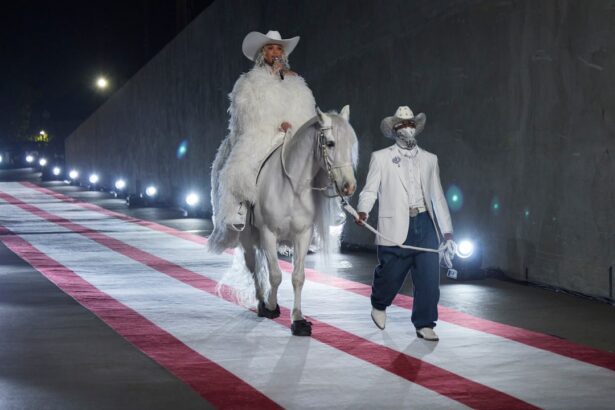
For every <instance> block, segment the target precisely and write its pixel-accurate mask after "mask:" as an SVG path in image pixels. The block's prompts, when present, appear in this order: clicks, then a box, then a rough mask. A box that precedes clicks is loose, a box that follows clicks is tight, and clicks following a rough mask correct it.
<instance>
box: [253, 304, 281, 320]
mask: <svg viewBox="0 0 615 410" xmlns="http://www.w3.org/2000/svg"><path fill="white" fill-rule="evenodd" d="M257 315H258V317H266V318H267V319H275V318H276V317H280V305H275V309H274V310H269V309H267V306H266V305H265V302H263V301H262V300H261V301H260V302H258V312H257Z"/></svg>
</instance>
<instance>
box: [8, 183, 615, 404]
mask: <svg viewBox="0 0 615 410" xmlns="http://www.w3.org/2000/svg"><path fill="white" fill-rule="evenodd" d="M0 240H2V242H3V243H4V244H5V245H6V246H7V247H9V248H10V249H11V250H12V251H13V252H15V253H16V254H17V255H19V256H20V257H21V258H22V259H24V260H25V261H27V262H28V263H29V264H31V265H32V266H33V267H34V268H35V269H37V270H38V271H39V272H41V273H42V274H43V275H45V276H46V277H47V278H48V279H49V280H51V281H52V282H53V283H55V284H56V285H57V286H58V287H59V288H60V289H62V290H63V291H64V292H66V293H67V294H69V295H70V296H71V297H73V298H74V299H75V300H77V301H78V302H79V303H81V304H82V305H83V306H85V307H86V308H87V309H89V310H91V311H92V312H94V313H95V314H96V315H97V316H98V317H100V318H101V319H102V320H103V321H104V322H105V323H107V324H108V325H109V326H110V327H111V328H113V329H114V330H115V331H116V332H117V333H118V334H120V335H121V336H122V337H124V338H126V339H127V340H128V341H130V342H131V343H132V344H133V345H134V346H135V347H137V348H138V349H140V350H141V351H143V352H144V353H145V354H147V355H148V356H149V357H151V358H152V359H153V360H155V361H156V362H158V363H159V364H161V365H162V366H164V367H165V368H166V369H168V370H169V371H170V372H172V373H173V374H175V375H176V376H177V377H178V378H179V379H181V380H183V381H184V382H185V383H187V384H189V385H190V386H191V387H192V388H193V389H195V390H196V391H197V392H198V393H199V394H200V395H201V396H202V397H203V398H205V399H206V400H208V401H209V402H210V403H212V404H213V405H215V406H216V407H220V408H242V407H245V408H248V407H249V408H275V407H285V408H307V407H312V408H324V407H326V408H430V409H435V408H446V409H450V408H464V407H470V408H481V409H496V408H497V409H516V408H537V407H538V408H553V409H563V408H571V409H572V408H575V409H577V408H588V409H599V408H615V354H612V353H608V352H602V351H599V350H596V349H592V348H588V347H584V346H580V345H577V344H573V343H570V342H567V341H565V340H560V339H557V338H555V337H551V336H547V335H543V334H538V333H534V332H530V331H526V330H523V329H518V328H514V327H511V326H507V325H502V324H498V323H494V322H490V321H487V320H483V319H479V318H476V317H472V316H469V315H467V314H464V313H461V312H457V311H454V310H452V309H448V308H444V307H440V321H439V322H438V328H437V330H438V333H439V335H440V337H441V340H440V342H438V343H430V342H426V341H423V340H419V339H417V338H416V336H415V334H414V331H413V328H412V326H411V323H410V308H411V306H412V299H411V298H410V297H406V296H399V297H398V298H397V299H396V302H395V305H394V306H392V307H391V308H390V309H389V310H388V312H389V320H388V323H387V329H386V330H385V331H380V330H378V329H376V328H375V326H374V325H373V323H372V321H371V318H370V316H369V310H370V303H369V293H370V288H369V286H366V285H363V284H360V283H356V282H352V281H348V280H345V279H340V278H336V277H332V276H328V275H325V274H323V273H319V272H316V271H313V270H308V272H307V280H306V284H305V286H304V291H303V311H304V313H305V314H307V315H308V316H309V317H308V319H309V320H310V321H312V323H313V336H312V337H311V338H307V337H293V336H291V334H290V330H289V326H290V320H289V309H290V308H291V307H292V286H291V283H290V277H289V276H286V277H285V278H284V279H285V280H284V281H283V283H282V286H281V288H280V306H281V309H282V316H281V317H280V318H278V319H276V320H269V319H263V318H258V317H257V316H256V314H255V313H254V312H253V311H251V310H248V309H246V308H245V307H243V306H240V305H238V304H237V303H235V302H234V301H233V299H232V298H231V297H228V296H226V295H227V294H228V292H222V293H221V294H218V293H217V292H216V290H215V288H216V284H217V282H218V281H219V280H220V278H221V277H222V274H223V272H224V271H225V269H228V267H229V266H230V264H231V262H232V256H231V255H228V254H226V255H210V254H208V253H206V252H205V250H204V245H205V243H206V241H207V240H206V239H205V238H202V237H199V236H196V235H192V234H189V233H184V232H181V231H176V230H174V229H172V228H168V227H165V226H161V225H158V224H155V223H151V222H146V221H142V220H137V219H134V218H131V217H127V216H125V215H123V214H118V213H114V212H112V211H109V210H106V209H103V208H100V207H98V206H96V205H92V204H89V203H83V202H79V201H76V200H74V199H73V198H70V197H67V196H64V195H61V194H58V193H55V192H53V191H50V190H47V189H45V188H41V187H38V186H36V185H33V184H30V183H16V182H15V183H0ZM282 268H283V269H284V270H285V271H289V270H290V265H289V264H288V263H285V262H283V263H282Z"/></svg>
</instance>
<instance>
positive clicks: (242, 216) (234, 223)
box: [228, 202, 248, 232]
mask: <svg viewBox="0 0 615 410" xmlns="http://www.w3.org/2000/svg"><path fill="white" fill-rule="evenodd" d="M247 215H248V210H247V207H246V205H245V204H244V203H243V202H240V203H239V208H238V209H237V212H235V214H234V215H232V216H231V218H229V220H228V226H229V228H231V229H232V230H234V231H237V232H241V231H243V230H244V229H245V228H246V216H247Z"/></svg>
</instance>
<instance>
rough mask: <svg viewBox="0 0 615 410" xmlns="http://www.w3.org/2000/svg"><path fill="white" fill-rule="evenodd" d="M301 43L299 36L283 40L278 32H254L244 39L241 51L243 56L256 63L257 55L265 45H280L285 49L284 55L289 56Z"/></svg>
mask: <svg viewBox="0 0 615 410" xmlns="http://www.w3.org/2000/svg"><path fill="white" fill-rule="evenodd" d="M297 43H299V36H297V37H293V38H288V39H283V38H282V36H281V35H280V33H279V32H278V31H274V30H269V31H268V32H267V34H263V33H259V32H258V31H252V32H250V33H248V35H247V36H246V37H245V38H244V39H243V44H242V45H241V50H242V51H243V55H245V56H246V57H248V59H249V60H250V61H254V58H255V57H256V53H258V52H259V51H260V50H261V48H263V46H264V45H265V44H279V45H281V46H282V47H284V53H285V54H286V55H289V54H290V53H292V52H293V50H294V49H295V47H297Z"/></svg>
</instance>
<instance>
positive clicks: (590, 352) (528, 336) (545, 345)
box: [22, 182, 615, 371]
mask: <svg viewBox="0 0 615 410" xmlns="http://www.w3.org/2000/svg"><path fill="white" fill-rule="evenodd" d="M22 184H23V185H24V186H27V187H28V188H31V189H34V190H36V191H38V192H41V193H44V194H47V195H50V196H53V197H55V198H57V199H60V200H62V201H64V202H71V203H74V204H76V205H79V206H81V207H83V208H86V209H90V210H93V211H97V212H100V213H103V214H106V215H109V216H115V217H118V218H120V219H122V220H125V221H127V222H133V223H137V224H139V225H141V226H144V227H148V228H150V229H153V230H156V231H160V232H164V233H168V234H170V235H174V236H176V237H179V238H182V239H185V240H189V241H191V242H195V243H199V244H206V243H207V239H206V238H203V237H201V236H198V235H194V234H190V233H187V232H181V231H177V230H175V229H173V228H170V227H168V226H164V225H160V224H157V223H155V222H148V221H142V220H139V219H136V218H131V217H128V216H126V215H124V214H121V213H118V212H113V211H110V210H108V209H105V208H102V207H99V206H98V205H94V204H90V203H87V202H82V201H78V200H76V199H75V198H71V197H69V196H66V195H63V194H60V193H57V192H55V191H52V190H50V189H47V188H43V187H40V186H38V185H35V184H33V183H31V182H22ZM280 267H281V268H282V269H283V270H285V271H292V264H290V263H288V262H286V261H280ZM305 275H306V278H307V279H309V280H311V281H314V282H318V283H323V284H326V285H329V286H334V287H337V288H340V289H344V290H347V291H350V292H354V293H356V294H359V295H362V296H367V297H369V296H370V295H371V287H370V286H367V285H364V284H362V283H358V282H353V281H350V280H347V279H343V278H339V277H335V276H331V275H326V274H323V273H320V272H318V271H315V270H313V269H306V270H305ZM393 304H394V305H395V306H398V307H401V308H404V309H411V307H412V297H410V296H407V295H401V294H399V295H397V297H396V298H395V301H394V302H393ZM438 313H439V317H440V319H441V320H443V321H446V322H449V323H452V324H455V325H458V326H463V327H466V328H468V329H473V330H478V331H481V332H484V333H489V334H492V335H495V336H500V337H504V338H506V339H510V340H513V341H515V342H519V343H523V344H525V345H527V346H531V347H534V348H537V349H541V350H545V351H548V352H551V353H555V354H559V355H561V356H565V357H569V358H571V359H575V360H579V361H582V362H585V363H589V364H593V365H595V366H599V367H604V368H606V369H609V370H613V371H615V353H610V352H605V351H603V350H599V349H595V348H592V347H588V346H583V345H580V344H578V343H574V342H570V341H567V340H562V339H558V338H556V337H553V336H549V335H545V334H542V333H538V332H533V331H531V330H526V329H521V328H518V327H514V326H510V325H505V324H502V323H497V322H493V321H491V320H488V319H482V318H478V317H475V316H472V315H469V314H467V313H463V312H459V311H456V310H454V309H451V308H447V307H444V306H441V305H439V306H438Z"/></svg>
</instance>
